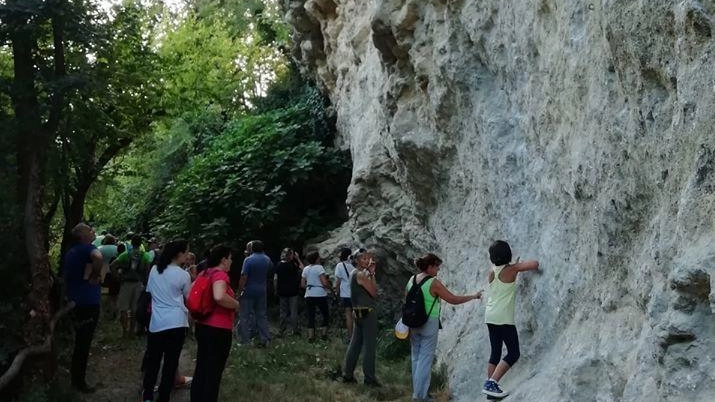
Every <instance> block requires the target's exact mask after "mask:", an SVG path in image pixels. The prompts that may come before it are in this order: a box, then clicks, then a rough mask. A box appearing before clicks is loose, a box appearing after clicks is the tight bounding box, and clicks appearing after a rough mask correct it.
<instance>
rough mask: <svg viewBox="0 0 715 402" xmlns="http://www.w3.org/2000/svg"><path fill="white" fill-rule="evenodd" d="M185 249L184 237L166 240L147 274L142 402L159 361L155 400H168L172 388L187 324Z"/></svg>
mask: <svg viewBox="0 0 715 402" xmlns="http://www.w3.org/2000/svg"><path fill="white" fill-rule="evenodd" d="M188 251H189V244H188V242H187V241H185V240H177V241H172V242H169V243H167V244H166V246H164V249H163V250H162V252H161V255H160V256H159V261H158V262H157V264H156V265H155V266H154V267H152V269H151V272H150V273H149V282H148V283H147V288H146V290H147V292H149V293H151V305H152V312H151V321H150V322H149V336H148V340H147V350H146V356H145V362H144V383H143V388H144V391H143V394H142V400H143V401H145V402H146V401H149V402H151V401H153V400H154V385H155V384H156V379H157V376H158V374H159V366H161V362H162V360H163V361H164V367H163V369H162V371H161V381H160V383H159V398H157V402H168V401H169V394H170V393H171V389H172V388H173V387H174V376H175V374H176V369H177V368H178V366H179V356H180V355H181V349H182V348H183V346H184V339H185V338H186V329H187V328H188V326H189V320H188V310H187V309H186V305H185V304H184V300H185V299H186V297H187V296H188V295H189V288H190V287H191V279H190V278H189V273H188V272H186V271H184V270H183V269H182V268H181V265H182V264H183V263H184V262H185V260H186V256H187V253H188Z"/></svg>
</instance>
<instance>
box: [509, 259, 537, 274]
mask: <svg viewBox="0 0 715 402" xmlns="http://www.w3.org/2000/svg"><path fill="white" fill-rule="evenodd" d="M509 268H510V269H512V270H514V271H515V272H524V271H538V270H539V261H536V260H528V261H524V262H517V263H516V264H514V265H510V266H509Z"/></svg>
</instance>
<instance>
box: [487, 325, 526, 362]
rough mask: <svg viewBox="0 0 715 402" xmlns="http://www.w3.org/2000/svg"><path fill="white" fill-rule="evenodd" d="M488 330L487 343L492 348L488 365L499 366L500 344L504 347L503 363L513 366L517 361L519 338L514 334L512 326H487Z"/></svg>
mask: <svg viewBox="0 0 715 402" xmlns="http://www.w3.org/2000/svg"><path fill="white" fill-rule="evenodd" d="M487 328H488V329H489V343H490V344H491V347H492V353H491V354H490V356H489V363H491V364H493V365H497V364H499V359H501V347H502V344H504V345H506V351H507V355H506V356H504V361H505V362H506V363H507V364H508V365H509V367H511V366H513V365H514V363H516V361H517V360H519V355H520V353H519V336H518V335H517V333H516V326H514V325H495V324H487Z"/></svg>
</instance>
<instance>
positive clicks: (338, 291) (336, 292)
mask: <svg viewBox="0 0 715 402" xmlns="http://www.w3.org/2000/svg"><path fill="white" fill-rule="evenodd" d="M341 282H342V280H341V279H340V278H336V279H335V287H334V288H333V291H334V292H335V294H337V295H338V296H340V283H341Z"/></svg>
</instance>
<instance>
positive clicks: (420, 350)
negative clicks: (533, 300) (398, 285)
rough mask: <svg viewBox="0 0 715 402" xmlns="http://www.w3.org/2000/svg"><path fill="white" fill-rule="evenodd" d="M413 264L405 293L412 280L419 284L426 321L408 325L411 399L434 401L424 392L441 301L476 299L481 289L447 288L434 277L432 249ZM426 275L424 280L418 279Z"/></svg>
mask: <svg viewBox="0 0 715 402" xmlns="http://www.w3.org/2000/svg"><path fill="white" fill-rule="evenodd" d="M415 266H416V267H417V269H419V270H420V272H419V273H418V274H415V275H414V276H412V277H411V278H410V280H409V281H408V282H407V287H406V290H405V294H407V292H409V291H410V289H411V288H412V286H415V284H420V283H421V284H422V286H421V290H422V296H423V297H424V301H425V311H426V312H428V314H427V315H428V319H427V322H426V323H425V324H424V325H422V326H421V327H418V328H411V329H410V345H411V347H412V350H411V356H412V400H413V401H415V402H417V401H419V402H427V401H434V400H433V399H431V398H430V397H429V395H428V391H429V385H430V375H431V374H432V362H433V361H434V356H435V351H436V349H437V335H438V333H439V327H440V325H439V313H440V310H441V305H442V303H441V301H442V300H444V301H446V302H447V303H449V304H454V305H456V304H462V303H466V302H468V301H470V300H475V299H480V298H481V297H482V292H477V293H475V294H472V295H465V296H457V295H454V294H452V292H450V291H449V289H447V287H445V286H444V284H442V282H441V281H440V280H439V279H437V278H436V276H437V273H439V270H440V267H441V266H442V260H441V259H440V258H439V257H437V256H436V255H434V254H432V253H427V254H425V255H424V256H423V257H420V258H417V259H415ZM425 278H429V279H427V280H426V281H425V282H424V283H422V280H424V279H425Z"/></svg>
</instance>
